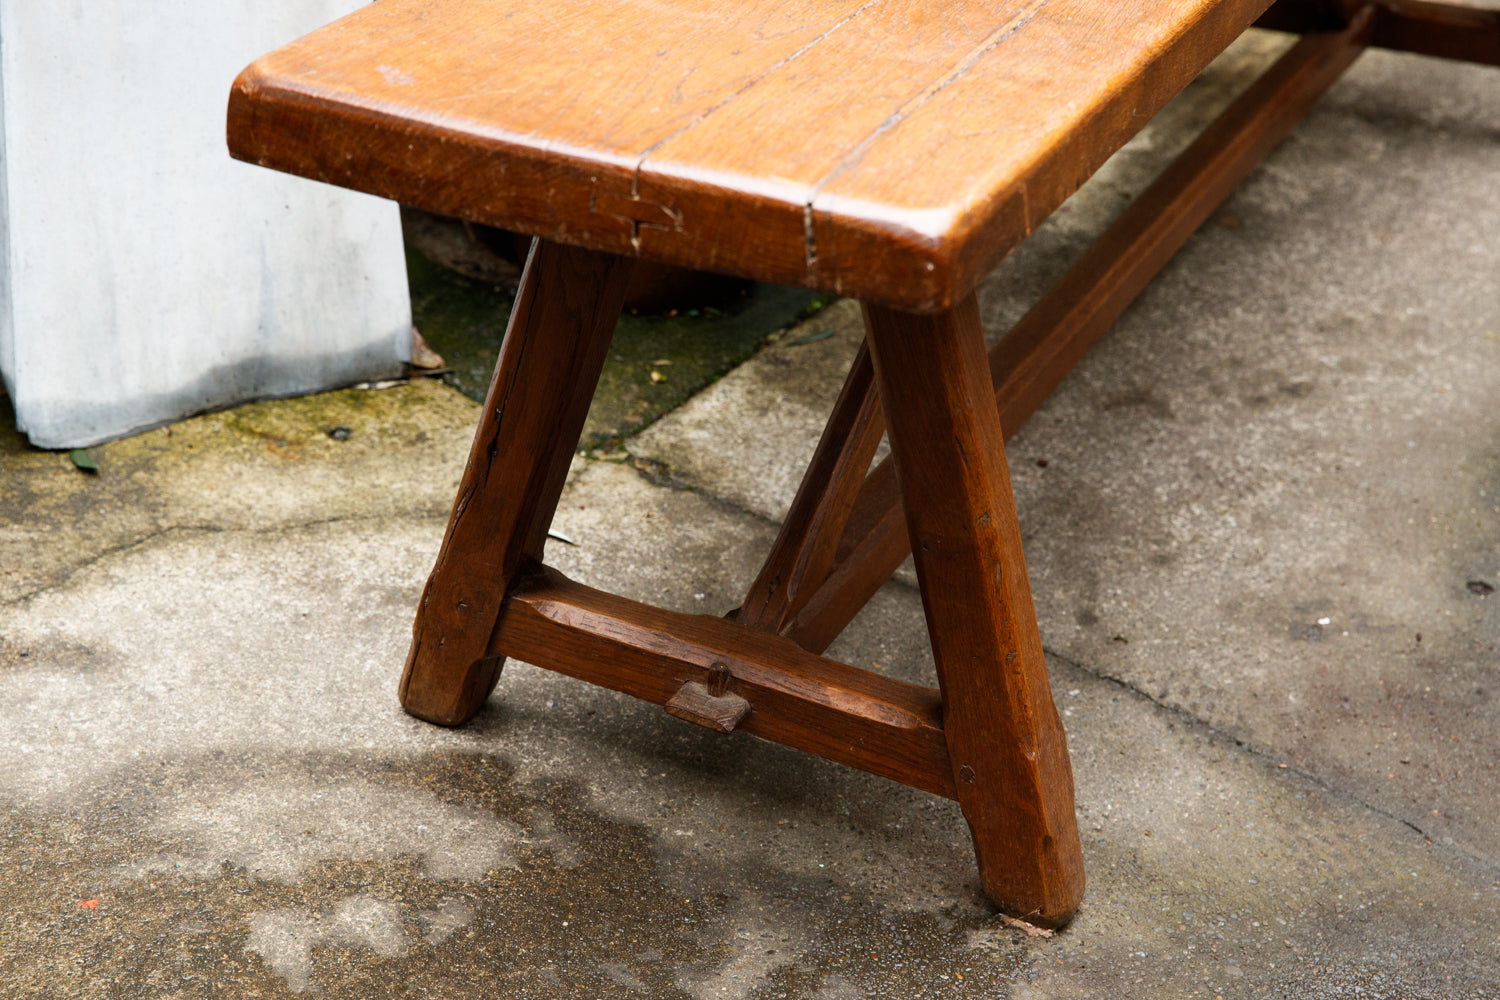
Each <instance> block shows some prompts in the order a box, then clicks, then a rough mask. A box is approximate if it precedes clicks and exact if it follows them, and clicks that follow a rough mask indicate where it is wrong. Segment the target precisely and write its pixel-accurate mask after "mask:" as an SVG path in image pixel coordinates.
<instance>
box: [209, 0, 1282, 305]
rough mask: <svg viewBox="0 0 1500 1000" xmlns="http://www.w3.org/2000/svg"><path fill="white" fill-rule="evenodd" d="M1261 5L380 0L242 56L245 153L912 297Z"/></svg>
mask: <svg viewBox="0 0 1500 1000" xmlns="http://www.w3.org/2000/svg"><path fill="white" fill-rule="evenodd" d="M1267 3H1268V0H1150V2H1146V0H1125V2H1122V0H733V2H724V0H547V2H542V3H537V2H534V0H527V2H522V0H379V2H376V3H372V4H369V5H367V6H365V7H363V8H362V9H360V10H359V11H357V12H355V13H354V14H352V15H350V16H348V17H346V18H343V19H342V20H340V21H337V22H335V23H333V24H331V25H329V26H327V27H325V28H323V29H321V30H319V31H317V32H314V33H313V34H311V35H308V36H306V37H304V38H302V39H301V40H299V41H296V42H294V43H292V44H290V45H288V46H286V47H284V48H282V49H279V50H277V51H276V52H273V53H271V54H270V55H267V56H265V57H264V58H262V59H260V60H258V61H257V62H255V63H254V64H252V65H251V66H250V67H249V68H247V69H246V70H245V71H244V72H243V73H242V74H241V75H240V77H239V79H238V80H236V81H235V84H234V89H233V92H232V94H231V98H230V104H229V144H230V149H231V152H232V153H233V155H235V156H236V157H238V158H240V159H244V160H249V161H252V162H256V163H260V164H263V165H265V166H269V167H274V168H276V169H279V170H285V171H289V172H291V173H295V174H300V175H303V176H306V177H312V178H316V179H319V180H323V181H329V182H332V183H334V184H339V185H342V186H345V187H351V188H355V189H358V190H362V191H368V192H371V193H374V194H378V195H382V196H384V197H387V198H393V199H396V200H399V201H402V202H405V203H407V204H413V205H417V206H420V207H423V208H427V209H430V210H433V211H437V212H444V213H448V214H452V215H460V216H464V217H466V218H469V219H472V220H475V221H479V222H485V223H489V224H492V225H497V226H503V227H506V228H510V229H515V230H518V231H522V232H526V233H532V234H536V235H540V236H544V237H548V238H551V239H555V240H559V241H562V242H567V243H574V244H580V245H584V246H590V247H594V248H596V249H603V250H609V251H613V252H616V253H623V254H631V255H638V256H643V257H649V258H652V259H655V260H661V261H666V262H668V263H674V264H682V265H686V266H689V267H696V268H702V269H706V270H715V271H721V272H726V273H732V274H740V275H744V276H747V277H753V278H757V279H761V280H766V281H774V282H779V283H782V284H790V285H807V286H812V287H817V288H822V289H825V290H829V291H834V292H838V293H841V294H846V295H853V296H855V297H858V298H862V299H867V300H871V301H875V302H880V303H883V304H886V305H890V306H893V307H896V308H900V309H906V310H911V311H916V312H923V311H929V310H934V309H939V308H945V307H947V306H949V305H951V304H953V303H954V302H956V301H957V300H958V299H959V298H961V297H962V296H963V295H965V294H966V293H968V292H969V291H970V290H971V289H972V288H973V287H974V285H975V284H976V283H977V282H978V281H979V280H980V279H981V278H982V277H983V276H984V275H985V273H986V272H987V271H988V270H989V269H990V268H991V267H993V266H994V264H995V263H997V262H998V261H999V259H1000V258H1001V257H1003V256H1004V255H1005V254H1006V253H1007V252H1009V250H1010V249H1011V248H1012V247H1014V246H1015V245H1016V244H1017V243H1018V242H1020V241H1021V240H1022V239H1023V238H1025V236H1026V235H1027V234H1028V233H1029V232H1031V230H1032V229H1033V228H1034V227H1035V226H1036V225H1038V224H1039V223H1040V222H1041V221H1043V220H1044V219H1045V218H1046V217H1047V216H1048V215H1050V214H1051V212H1052V211H1053V210H1054V209H1055V208H1056V207H1057V206H1058V205H1059V204H1061V203H1062V201H1063V200H1064V199H1065V198H1066V197H1067V196H1068V195H1069V194H1071V193H1072V192H1073V191H1074V190H1075V189H1076V188H1077V187H1078V186H1079V185H1080V184H1081V183H1082V182H1083V181H1084V180H1086V179H1087V178H1088V176H1089V175H1090V174H1092V173H1093V172H1094V170H1096V169H1097V168H1098V167H1099V165H1100V164H1101V163H1103V161H1104V160H1105V159H1106V158H1107V157H1108V156H1109V155H1110V154H1111V153H1112V152H1114V150H1116V149H1117V148H1118V147H1119V146H1120V145H1121V144H1123V143H1124V142H1125V141H1126V140H1127V139H1129V138H1130V136H1132V135H1134V134H1135V132H1136V131H1138V130H1139V129H1140V128H1141V126H1143V125H1144V124H1145V123H1146V122H1147V121H1148V120H1149V119H1150V117H1151V116H1152V115H1153V114H1155V112H1156V111H1157V110H1159V109H1160V108H1161V107H1162V105H1164V104H1165V103H1166V102H1167V101H1168V100H1170V99H1171V97H1172V96H1173V95H1175V94H1176V93H1177V92H1178V91H1180V90H1181V89H1182V88H1183V87H1184V86H1186V84H1187V83H1188V82H1189V81H1190V80H1191V79H1192V78H1193V77H1194V76H1195V75H1196V74H1197V73H1198V72H1199V71H1200V70H1201V69H1202V68H1203V67H1204V66H1205V65H1207V64H1208V62H1209V61H1210V60H1211V59H1212V58H1213V57H1214V56H1215V55H1217V54H1218V53H1219V52H1220V51H1222V50H1223V48H1224V47H1225V46H1227V45H1228V44H1229V43H1230V42H1231V41H1233V39H1234V38H1235V37H1236V36H1238V35H1239V33H1240V32H1241V31H1243V30H1244V29H1245V28H1246V27H1247V26H1248V25H1249V24H1250V23H1251V22H1252V21H1253V20H1254V19H1255V18H1256V17H1257V16H1259V15H1260V14H1261V13H1262V11H1263V10H1264V9H1265V7H1266V6H1267Z"/></svg>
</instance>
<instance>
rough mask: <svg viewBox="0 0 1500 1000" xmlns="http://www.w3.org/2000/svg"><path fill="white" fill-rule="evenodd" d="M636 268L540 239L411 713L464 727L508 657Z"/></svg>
mask: <svg viewBox="0 0 1500 1000" xmlns="http://www.w3.org/2000/svg"><path fill="white" fill-rule="evenodd" d="M630 264H631V261H629V260H627V259H625V258H621V257H617V256H615V255H613V254H605V253H598V252H596V251H592V250H583V249H579V248H576V247H569V246H564V245H561V244H556V243H549V242H546V241H542V240H535V241H533V243H532V248H531V254H530V256H529V257H528V259H527V261H526V268H525V270H524V272H523V273H522V275H521V286H520V289H519V290H518V291H517V294H516V302H515V306H514V307H513V309H512V311H511V316H510V325H509V326H508V327H507V328H506V332H505V340H504V342H503V343H502V344H501V347H500V359H499V361H498V362H497V364H496V366H495V377H494V380H493V381H492V382H491V383H490V390H489V395H488V396H487V397H486V398H485V402H484V412H483V415H482V416H481V418H480V424H479V430H478V432H477V433H476V434H475V437H474V444H473V447H472V448H471V450H470V452H469V461H468V465H467V466H466V467H465V468H464V475H463V480H462V482H461V483H460V485H459V490H458V498H457V500H455V501H454V505H453V514H452V515H451V517H450V518H449V520H448V530H447V533H446V534H445V535H444V536H443V545H442V549H441V550H440V551H439V553H438V558H437V564H436V566H434V567H433V570H432V575H431V576H430V577H429V578H428V580H427V586H426V588H425V589H424V590H423V592H422V600H421V603H420V605H419V606H418V608H417V618H416V622H415V624H414V625H413V626H412V644H411V652H410V653H409V654H408V656H407V660H406V669H405V671H404V673H403V674H402V676H401V687H400V697H401V704H402V706H403V707H404V708H405V709H406V710H407V711H408V712H410V713H411V714H412V715H415V716H417V717H418V718H420V719H426V720H427V721H429V722H436V723H441V724H442V725H446V726H456V725H461V724H462V723H464V722H466V721H468V720H469V719H470V718H471V717H472V716H473V715H474V713H475V712H477V711H479V708H480V706H482V705H483V704H484V701H485V699H486V698H488V697H489V695H490V692H491V691H493V690H494V687H495V682H496V681H497V680H498V679H499V676H500V668H501V666H502V664H503V662H504V659H503V657H500V656H495V655H489V653H488V647H489V643H490V636H491V633H492V632H494V629H495V622H496V619H497V618H498V616H499V612H500V605H501V603H502V602H503V601H504V599H505V595H506V593H507V591H508V590H509V589H510V584H511V582H512V581H513V580H514V578H515V576H516V573H517V571H518V570H519V569H521V568H522V567H523V566H525V565H529V564H531V563H533V562H540V561H541V556H542V546H543V543H544V542H545V541H546V537H547V528H548V527H549V526H550V525H551V523H552V515H553V513H554V512H555V511H556V509H557V502H558V498H559V497H560V496H561V495H562V489H563V484H564V482H565V481H566V479H567V475H568V465H569V462H570V461H571V460H572V457H573V452H574V449H575V448H576V446H577V443H578V438H579V435H580V434H582V432H583V422H584V419H585V417H587V416H588V409H589V402H590V401H591V400H592V398H593V395H594V388H595V386H596V385H597V384H598V382H599V373H600V371H601V369H602V368H603V366H604V359H605V356H606V354H607V353H608V351H609V343H610V337H611V335H612V334H613V333H614V328H615V322H616V321H617V320H618V319H619V315H620V305H621V303H622V302H623V301H624V295H625V282H626V279H627V278H628V276H629V271H630Z"/></svg>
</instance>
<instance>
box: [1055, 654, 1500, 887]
mask: <svg viewBox="0 0 1500 1000" xmlns="http://www.w3.org/2000/svg"><path fill="white" fill-rule="evenodd" d="M1042 652H1043V653H1044V654H1045V655H1046V656H1047V658H1048V659H1056V660H1058V661H1059V662H1061V663H1066V664H1067V665H1068V666H1070V667H1072V668H1073V669H1075V670H1078V671H1080V672H1082V673H1085V674H1087V675H1088V676H1090V677H1093V678H1095V679H1096V680H1101V681H1104V682H1106V683H1108V684H1113V685H1115V686H1116V687H1118V688H1120V689H1122V690H1124V691H1125V692H1127V693H1128V694H1131V695H1134V696H1135V697H1137V698H1140V699H1142V700H1143V701H1146V702H1148V703H1149V704H1151V705H1153V706H1155V707H1156V708H1159V709H1162V710H1163V711H1166V712H1170V713H1171V714H1173V715H1176V716H1178V717H1179V718H1181V719H1184V720H1185V721H1186V722H1187V723H1188V724H1189V725H1192V726H1195V727H1197V728H1198V729H1200V730H1202V731H1203V732H1204V733H1205V735H1206V736H1207V737H1208V738H1209V739H1211V740H1216V741H1219V742H1221V743H1223V744H1225V749H1232V750H1234V751H1242V752H1244V753H1245V754H1247V755H1249V756H1250V757H1253V758H1256V759H1259V760H1264V761H1268V762H1273V763H1275V764H1276V765H1277V766H1278V768H1281V767H1284V768H1285V769H1286V770H1287V771H1288V772H1290V773H1292V774H1295V775H1297V776H1298V777H1300V778H1302V779H1303V780H1305V781H1308V782H1310V783H1311V784H1313V785H1314V786H1316V787H1317V788H1319V789H1320V790H1322V791H1324V792H1327V793H1328V794H1329V795H1332V796H1333V797H1334V798H1335V799H1338V800H1340V801H1342V802H1344V803H1346V804H1352V805H1354V806H1357V807H1359V808H1362V809H1366V810H1368V811H1370V812H1372V813H1374V814H1375V815H1377V816H1381V817H1384V818H1385V819H1389V820H1393V821H1394V822H1397V823H1400V824H1401V825H1402V826H1405V827H1407V828H1408V829H1410V830H1412V831H1413V832H1415V833H1417V834H1419V835H1420V836H1421V837H1422V838H1423V839H1424V840H1425V841H1427V843H1428V845H1429V846H1434V845H1435V842H1434V841H1433V839H1432V835H1431V834H1430V833H1428V832H1427V831H1426V830H1423V829H1422V828H1421V827H1420V826H1418V825H1417V824H1415V823H1413V822H1412V821H1411V820H1409V819H1406V818H1404V817H1402V816H1398V815H1396V814H1395V813H1393V812H1391V811H1389V810H1387V809H1384V808H1382V807H1380V806H1378V805H1375V804H1373V803H1371V802H1369V801H1367V800H1366V799H1363V798H1361V797H1360V796H1358V795H1356V794H1355V793H1354V792H1351V791H1348V790H1346V789H1343V788H1340V787H1338V786H1337V785H1334V784H1331V783H1330V782H1329V781H1328V780H1327V779H1326V778H1324V777H1323V776H1322V775H1319V774H1316V773H1314V772H1312V771H1308V770H1306V769H1304V768H1301V767H1298V766H1296V765H1295V764H1292V763H1289V762H1287V761H1286V760H1285V758H1283V757H1282V756H1281V755H1279V754H1277V753H1275V752H1273V751H1272V749H1271V748H1269V747H1261V746H1257V745H1256V744H1254V743H1252V742H1250V741H1249V740H1242V739H1240V738H1239V737H1237V736H1235V735H1233V734H1232V733H1230V732H1229V731H1227V730H1225V729H1223V728H1221V727H1219V726H1217V725H1215V724H1214V723H1212V722H1210V721H1209V720H1207V719H1205V718H1203V717H1202V716H1199V715H1195V714H1194V713H1192V712H1190V711H1188V710H1187V709H1185V708H1183V707H1181V706H1180V705H1172V704H1168V703H1167V702H1164V701H1162V700H1160V699H1159V698H1156V697H1153V696H1152V695H1151V694H1150V693H1149V692H1147V691H1145V690H1144V689H1142V688H1140V687H1137V686H1136V685H1135V684H1132V683H1131V682H1129V681H1128V680H1125V679H1123V678H1120V677H1116V676H1114V675H1113V674H1107V673H1104V672H1102V671H1099V670H1095V669H1093V668H1091V667H1088V666H1085V665H1084V664H1082V663H1080V662H1079V661H1077V660H1075V659H1073V658H1072V657H1069V656H1065V655H1063V654H1062V653H1060V652H1057V651H1056V650H1052V649H1048V648H1047V647H1046V646H1043V647H1042ZM1229 744H1232V747H1230V746H1229ZM1442 846H1444V847H1445V848H1447V849H1448V850H1451V851H1453V852H1454V853H1456V854H1459V855H1461V856H1463V857H1464V858H1467V859H1468V860H1470V861H1473V862H1474V863H1476V864H1477V865H1479V866H1480V867H1481V868H1485V869H1487V870H1489V871H1491V872H1494V873H1495V874H1496V875H1497V876H1500V864H1497V863H1496V862H1494V861H1492V860H1491V859H1489V858H1486V857H1484V856H1482V855H1479V854H1475V853H1474V852H1473V851H1470V850H1467V849H1465V848H1463V847H1460V846H1459V845H1458V844H1457V843H1454V844H1451V845H1447V844H1445V845H1442Z"/></svg>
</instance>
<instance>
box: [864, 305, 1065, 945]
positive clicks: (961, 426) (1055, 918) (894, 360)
mask: <svg viewBox="0 0 1500 1000" xmlns="http://www.w3.org/2000/svg"><path fill="white" fill-rule="evenodd" d="M865 321H866V326H867V328H868V332H869V341H870V349H871V354H872V355H873V357H874V361H875V372H876V377H877V379H878V381H879V385H880V391H881V402H882V404H883V406H884V409H885V418H886V426H887V429H888V433H889V435H890V441H891V450H892V453H893V455H894V460H895V465H896V477H897V480H898V482H899V485H900V489H901V495H902V500H903V504H904V506H905V509H906V522H907V529H908V533H909V534H910V536H911V543H912V554H913V556H914V558H915V561H916V567H917V577H918V580H919V581H920V583H921V589H922V606H923V609H924V611H925V612H926V615H927V625H928V631H929V633H930V635H931V637H932V647H933V655H934V658H935V660H936V663H937V672H938V685H939V687H940V688H941V689H942V696H943V730H944V733H945V735H946V738H947V742H948V750H949V755H950V758H951V761H952V766H953V772H954V783H955V787H956V788H957V791H958V801H959V804H960V806H961V807H962V808H963V813H964V817H965V818H966V819H967V820H968V822H969V828H970V831H971V832H972V834H973V838H974V850H975V853H976V855H977V856H978V860H979V872H980V879H981V881H982V883H983V885H984V890H985V893H986V894H987V895H988V896H989V898H990V899H991V901H993V902H994V903H995V904H996V905H997V906H999V907H1000V908H1001V909H1002V910H1004V911H1005V912H1007V913H1010V914H1012V915H1015V916H1018V917H1022V918H1024V919H1026V920H1029V921H1031V922H1033V923H1037V924H1041V925H1044V926H1058V925H1061V924H1064V923H1067V921H1068V920H1069V919H1070V918H1071V917H1072V915H1073V912H1074V910H1075V909H1076V908H1077V906H1078V901H1079V899H1080V898H1081V897H1082V895H1083V854H1082V847H1081V845H1080V843H1079V839H1078V826H1077V821H1076V819H1075V817H1074V813H1073V773H1072V768H1071V765H1070V764H1069V760H1068V748H1067V741H1066V738H1065V736H1064V734H1063V728H1062V722H1061V720H1060V719H1059V718H1058V715H1057V709H1056V707H1055V706H1054V705H1053V703H1052V692H1051V688H1050V687H1049V685H1048V681H1047V667H1046V663H1045V661H1044V660H1043V656H1042V643H1041V636H1040V635H1039V634H1038V632H1037V626H1036V613H1035V611H1034V609H1033V607H1032V602H1031V589H1030V585H1029V584H1028V582H1027V579H1026V564H1025V561H1024V559H1023V558H1022V554H1021V536H1020V529H1019V526H1018V525H1017V523H1016V507H1015V499H1014V497H1013V496H1012V494H1011V488H1010V472H1009V469H1008V468H1007V466H1006V461H1005V442H1004V438H1003V437H1002V435H1001V430H1000V418H999V413H998V411H997V409H996V406H995V397H994V390H993V388H992V386H991V383H990V373H989V363H988V360H987V358H986V356H985V352H984V340H983V335H982V333H981V330H980V325H979V310H978V306H977V305H976V303H975V300H974V297H973V295H970V296H969V297H968V298H967V299H966V300H965V301H964V302H962V303H961V304H959V305H958V306H956V307H954V308H953V309H951V310H949V311H947V312H943V313H938V314H936V315H932V316H916V315H910V314H905V313H898V312H894V311H892V310H888V309H882V308H877V307H873V306H867V307H866V309H865Z"/></svg>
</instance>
